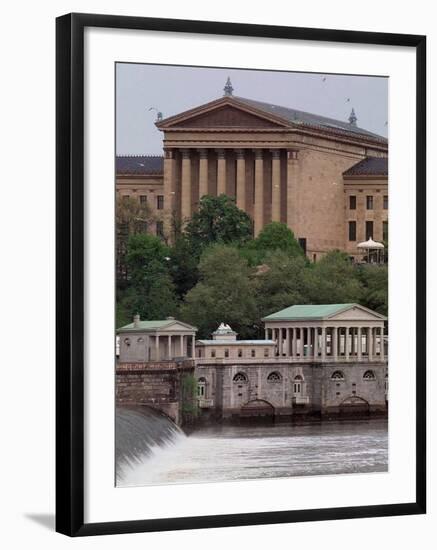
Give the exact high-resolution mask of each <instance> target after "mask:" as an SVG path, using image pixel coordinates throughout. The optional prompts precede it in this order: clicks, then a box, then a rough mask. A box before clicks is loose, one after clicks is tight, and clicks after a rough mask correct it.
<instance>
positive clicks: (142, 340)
mask: <svg viewBox="0 0 437 550" xmlns="http://www.w3.org/2000/svg"><path fill="white" fill-rule="evenodd" d="M137 342H138V344H142V343H143V342H144V338H143V337H142V336H140V337H139V338H138V340H137Z"/></svg>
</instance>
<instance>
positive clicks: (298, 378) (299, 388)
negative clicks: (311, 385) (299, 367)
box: [293, 374, 303, 395]
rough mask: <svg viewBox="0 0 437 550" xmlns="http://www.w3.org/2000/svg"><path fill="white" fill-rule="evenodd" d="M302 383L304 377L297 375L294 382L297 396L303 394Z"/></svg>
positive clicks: (294, 391)
mask: <svg viewBox="0 0 437 550" xmlns="http://www.w3.org/2000/svg"><path fill="white" fill-rule="evenodd" d="M302 383H303V376H302V375H301V374H296V376H295V377H294V380H293V393H294V394H295V395H296V394H300V393H302Z"/></svg>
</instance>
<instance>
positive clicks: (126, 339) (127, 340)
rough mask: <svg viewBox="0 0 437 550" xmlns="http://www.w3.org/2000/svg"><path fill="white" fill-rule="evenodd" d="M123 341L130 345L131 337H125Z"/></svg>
mask: <svg viewBox="0 0 437 550" xmlns="http://www.w3.org/2000/svg"><path fill="white" fill-rule="evenodd" d="M123 342H124V343H125V344H126V346H130V338H125V339H124V340H123Z"/></svg>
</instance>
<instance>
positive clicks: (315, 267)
mask: <svg viewBox="0 0 437 550" xmlns="http://www.w3.org/2000/svg"><path fill="white" fill-rule="evenodd" d="M307 277H308V280H307V283H308V303H313V304H342V303H350V302H360V300H361V298H362V295H363V287H362V284H361V282H360V280H359V276H358V272H357V269H356V268H355V267H354V266H353V265H352V264H351V262H350V260H349V257H348V255H347V254H346V253H344V252H340V251H339V250H332V251H330V252H328V253H327V254H326V255H325V256H324V257H323V258H322V259H321V260H320V261H319V262H317V263H316V264H312V265H311V266H310V267H309V269H308V271H307Z"/></svg>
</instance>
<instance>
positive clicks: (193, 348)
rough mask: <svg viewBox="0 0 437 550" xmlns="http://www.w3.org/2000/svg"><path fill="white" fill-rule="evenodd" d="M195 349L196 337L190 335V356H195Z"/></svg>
mask: <svg viewBox="0 0 437 550" xmlns="http://www.w3.org/2000/svg"><path fill="white" fill-rule="evenodd" d="M195 349H196V337H195V336H192V337H191V357H195V356H196V354H195Z"/></svg>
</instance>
